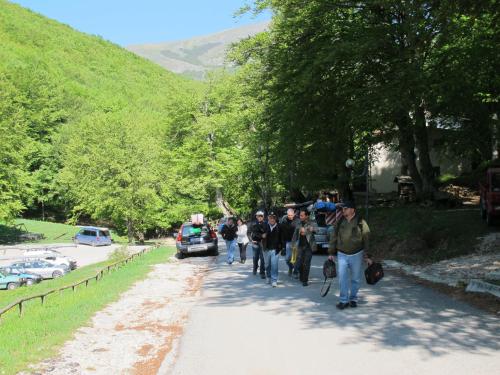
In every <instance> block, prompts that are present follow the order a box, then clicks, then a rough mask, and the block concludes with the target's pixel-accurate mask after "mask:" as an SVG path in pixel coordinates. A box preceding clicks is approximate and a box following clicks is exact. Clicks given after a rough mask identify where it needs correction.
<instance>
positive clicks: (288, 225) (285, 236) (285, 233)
mask: <svg viewBox="0 0 500 375" xmlns="http://www.w3.org/2000/svg"><path fill="white" fill-rule="evenodd" d="M299 223H300V220H299V219H297V218H294V219H293V220H290V219H288V217H287V216H285V217H283V219H281V222H280V229H281V239H282V240H283V242H285V243H286V242H290V241H291V240H292V237H293V232H295V227H296V226H297V225H298V224H299Z"/></svg>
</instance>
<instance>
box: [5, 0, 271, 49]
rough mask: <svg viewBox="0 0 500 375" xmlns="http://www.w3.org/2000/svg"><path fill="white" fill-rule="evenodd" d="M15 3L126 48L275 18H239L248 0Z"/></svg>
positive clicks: (35, 0) (18, 0)
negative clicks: (237, 13)
mask: <svg viewBox="0 0 500 375" xmlns="http://www.w3.org/2000/svg"><path fill="white" fill-rule="evenodd" d="M11 1H12V2H13V3H17V4H20V5H22V6H24V7H27V8H29V9H31V10H34V11H36V12H38V13H41V14H43V15H45V16H47V17H49V18H53V19H55V20H57V21H59V22H62V23H65V24H68V25H70V26H72V27H73V28H75V29H77V30H80V31H83V32H86V33H89V34H95V35H100V36H102V37H103V38H104V39H107V40H110V41H112V42H114V43H117V44H120V45H122V46H126V45H130V44H142V43H154V42H163V41H167V40H178V39H187V38H191V37H193V36H197V35H205V34H211V33H214V32H217V31H221V30H225V29H230V28H234V27H238V26H242V25H246V24H250V23H256V22H259V21H264V20H267V19H270V18H271V17H270V15H269V14H265V15H260V16H259V17H258V18H253V16H250V15H246V16H243V17H237V18H235V17H234V12H235V11H237V10H238V9H239V8H240V7H242V6H243V5H245V4H246V3H248V2H249V1H248V0H11Z"/></svg>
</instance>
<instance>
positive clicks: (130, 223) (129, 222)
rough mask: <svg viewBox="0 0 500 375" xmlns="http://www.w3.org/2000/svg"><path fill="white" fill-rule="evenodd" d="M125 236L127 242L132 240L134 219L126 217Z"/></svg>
mask: <svg viewBox="0 0 500 375" xmlns="http://www.w3.org/2000/svg"><path fill="white" fill-rule="evenodd" d="M127 237H128V243H133V242H134V221H133V220H132V219H131V218H127Z"/></svg>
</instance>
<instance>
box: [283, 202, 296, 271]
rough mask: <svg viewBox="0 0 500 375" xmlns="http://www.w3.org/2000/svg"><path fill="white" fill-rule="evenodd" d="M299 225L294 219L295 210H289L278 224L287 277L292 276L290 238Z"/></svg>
mask: <svg viewBox="0 0 500 375" xmlns="http://www.w3.org/2000/svg"><path fill="white" fill-rule="evenodd" d="M298 224H299V219H298V218H297V217H295V210H294V209H293V208H289V209H288V210H287V212H286V216H284V217H283V219H282V220H281V223H280V229H281V239H282V240H283V245H282V246H283V249H285V251H286V253H285V261H286V264H287V265H288V276H292V270H293V264H292V262H291V260H292V238H293V232H295V227H296V226H297V225H298Z"/></svg>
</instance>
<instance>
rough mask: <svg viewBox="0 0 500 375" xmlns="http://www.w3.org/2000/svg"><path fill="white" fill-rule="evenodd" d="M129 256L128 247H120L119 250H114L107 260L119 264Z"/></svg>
mask: <svg viewBox="0 0 500 375" xmlns="http://www.w3.org/2000/svg"><path fill="white" fill-rule="evenodd" d="M130 255H131V253H130V251H129V249H128V246H126V245H124V246H120V247H119V248H117V249H115V250H114V251H113V252H112V253H111V254H109V256H108V260H109V261H111V262H113V263H116V262H119V261H120V260H123V259H126V258H128V257H129V256H130Z"/></svg>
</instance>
